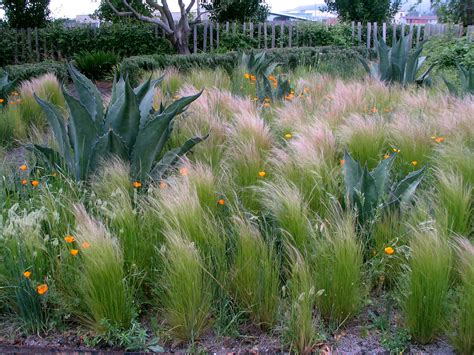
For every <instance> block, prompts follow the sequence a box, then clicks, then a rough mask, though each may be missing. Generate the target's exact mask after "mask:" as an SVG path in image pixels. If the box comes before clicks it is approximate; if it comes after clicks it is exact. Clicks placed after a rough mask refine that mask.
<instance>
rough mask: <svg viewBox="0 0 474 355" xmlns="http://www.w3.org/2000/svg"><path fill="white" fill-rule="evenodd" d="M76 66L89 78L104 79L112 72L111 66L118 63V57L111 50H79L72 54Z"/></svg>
mask: <svg viewBox="0 0 474 355" xmlns="http://www.w3.org/2000/svg"><path fill="white" fill-rule="evenodd" d="M74 61H75V62H76V66H77V68H78V69H79V70H80V71H81V72H82V73H83V74H84V75H85V76H87V77H88V78H89V79H91V80H98V79H104V78H105V77H106V76H107V75H110V74H111V73H112V70H113V68H114V67H115V66H116V65H117V64H118V63H119V61H120V57H119V56H118V55H117V54H115V53H113V52H106V51H103V50H95V51H92V52H81V53H79V54H76V55H75V56H74Z"/></svg>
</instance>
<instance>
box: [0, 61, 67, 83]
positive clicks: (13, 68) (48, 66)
mask: <svg viewBox="0 0 474 355" xmlns="http://www.w3.org/2000/svg"><path fill="white" fill-rule="evenodd" d="M5 71H6V72H7V73H8V74H9V76H10V77H11V78H12V79H13V80H16V81H18V82H21V81H24V80H30V79H33V78H36V77H39V76H41V75H44V74H47V73H52V74H54V75H55V76H56V78H58V80H59V81H63V80H66V79H67V78H68V72H67V66H66V64H64V63H61V62H54V61H49V60H47V61H44V62H41V63H35V64H21V65H8V66H6V67H5Z"/></svg>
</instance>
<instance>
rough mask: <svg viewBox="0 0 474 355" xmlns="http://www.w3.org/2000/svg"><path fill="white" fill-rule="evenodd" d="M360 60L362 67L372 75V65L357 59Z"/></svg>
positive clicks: (362, 59) (360, 58)
mask: <svg viewBox="0 0 474 355" xmlns="http://www.w3.org/2000/svg"><path fill="white" fill-rule="evenodd" d="M357 58H358V59H359V61H360V62H361V64H362V66H363V67H364V69H365V71H366V72H367V74H369V75H370V74H372V70H371V69H370V65H369V63H368V62H367V61H366V60H365V59H364V58H362V57H357Z"/></svg>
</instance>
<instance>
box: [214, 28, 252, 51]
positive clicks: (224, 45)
mask: <svg viewBox="0 0 474 355" xmlns="http://www.w3.org/2000/svg"><path fill="white" fill-rule="evenodd" d="M257 44H258V42H257V39H256V38H250V37H248V36H246V35H244V34H243V33H235V34H234V33H232V32H229V33H223V34H222V35H221V36H220V42H219V48H217V49H216V50H215V52H216V53H227V52H230V51H239V50H246V49H252V48H257Z"/></svg>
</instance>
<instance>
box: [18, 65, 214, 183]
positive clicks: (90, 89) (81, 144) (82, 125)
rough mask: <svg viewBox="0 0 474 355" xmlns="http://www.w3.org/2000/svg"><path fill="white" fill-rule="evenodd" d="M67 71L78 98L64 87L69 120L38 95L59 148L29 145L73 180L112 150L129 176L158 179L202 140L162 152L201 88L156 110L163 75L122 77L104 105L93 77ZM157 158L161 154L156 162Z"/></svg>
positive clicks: (70, 69)
mask: <svg viewBox="0 0 474 355" xmlns="http://www.w3.org/2000/svg"><path fill="white" fill-rule="evenodd" d="M69 73H70V75H71V78H72V79H73V82H74V85H75V86H76V90H77V92H78V95H79V99H76V98H74V97H73V96H71V95H70V94H69V93H67V92H66V91H63V94H64V97H65V99H66V103H67V106H68V108H69V113H70V115H69V119H68V121H67V125H66V123H65V121H64V118H63V116H62V114H61V112H60V111H59V110H58V109H57V108H56V107H55V106H54V105H52V104H50V103H48V102H46V101H43V100H41V99H40V98H39V97H36V100H37V101H38V103H39V104H40V105H41V107H42V108H43V110H44V111H45V113H46V117H47V119H48V122H49V124H50V125H51V127H52V129H53V133H54V137H55V139H56V140H57V145H58V147H59V151H56V150H53V149H52V148H50V147H46V146H41V145H36V144H35V145H28V146H27V147H28V148H29V149H31V150H33V151H34V152H35V153H37V155H39V156H40V157H41V158H42V160H44V161H46V162H47V164H48V165H49V166H50V167H51V168H53V169H54V168H55V167H57V166H59V167H63V168H66V170H67V171H69V172H71V173H72V174H73V176H74V177H75V179H76V180H84V179H87V178H88V177H89V175H90V174H91V173H93V172H94V171H95V170H96V169H97V167H98V166H99V165H100V162H101V161H103V160H105V159H107V158H109V157H110V156H112V155H113V156H117V157H119V158H121V159H123V160H125V161H129V162H130V163H131V175H132V178H133V179H135V180H139V181H146V180H147V179H148V178H149V177H151V178H152V179H156V180H161V179H162V178H163V176H164V175H165V174H166V172H168V171H169V169H170V168H172V167H173V166H174V165H175V164H176V163H177V162H178V161H179V159H180V157H182V156H183V155H184V154H186V153H187V152H188V151H189V150H190V149H192V148H193V147H194V146H195V145H196V144H197V143H199V142H201V141H202V140H204V139H205V137H195V138H191V139H189V140H188V141H186V142H185V143H184V144H183V145H182V146H181V147H180V148H176V149H172V150H169V151H167V152H164V149H165V145H166V142H167V141H168V139H169V137H170V134H171V132H172V129H173V121H174V119H175V118H176V116H177V115H178V114H180V113H182V112H183V111H184V109H185V108H186V107H187V106H188V105H189V104H191V103H192V102H193V101H194V100H196V99H197V98H198V97H199V96H200V95H201V93H198V94H196V95H194V96H189V97H184V98H181V99H179V100H177V101H175V102H173V103H172V104H171V105H169V106H167V107H165V106H163V104H162V105H161V106H160V109H159V110H158V111H155V110H154V109H153V95H154V88H155V86H156V85H157V84H158V83H159V82H160V81H161V80H162V79H161V78H160V79H158V80H154V81H151V79H149V80H148V81H146V82H145V83H143V84H142V85H140V86H139V87H137V88H135V89H132V87H131V86H130V84H129V82H128V80H124V79H123V78H120V80H119V81H118V82H116V83H115V84H114V86H113V89H112V97H111V99H110V104H109V107H108V108H107V109H105V110H104V107H103V103H102V98H101V96H100V94H99V91H98V90H97V88H96V87H95V86H94V85H93V84H92V82H91V81H90V80H89V79H87V78H86V77H85V76H84V75H82V74H81V73H79V72H78V71H77V69H75V68H74V67H73V66H72V65H70V66H69ZM157 158H160V160H159V161H158V162H157V161H156V160H157Z"/></svg>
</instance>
